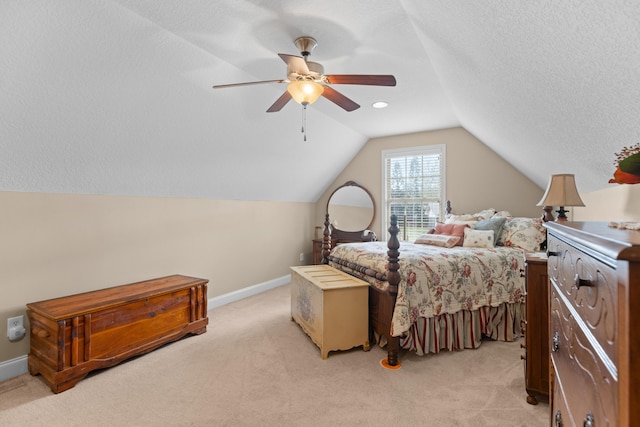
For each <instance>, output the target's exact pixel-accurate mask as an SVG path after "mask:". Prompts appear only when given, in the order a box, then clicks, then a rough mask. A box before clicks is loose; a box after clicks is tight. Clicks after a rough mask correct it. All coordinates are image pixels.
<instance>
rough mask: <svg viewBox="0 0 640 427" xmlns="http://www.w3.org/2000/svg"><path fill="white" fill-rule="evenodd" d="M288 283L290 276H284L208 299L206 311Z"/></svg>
mask: <svg viewBox="0 0 640 427" xmlns="http://www.w3.org/2000/svg"><path fill="white" fill-rule="evenodd" d="M290 281H291V275H290V274H287V275H286V276H282V277H278V278H277V279H273V280H269V281H268V282H263V283H258V284H257V285H253V286H249V287H247V288H243V289H238V290H237V291H233V292H229V293H228V294H224V295H220V296H217V297H213V298H209V300H208V301H207V309H209V310H211V309H212V308H216V307H220V306H223V305H226V304H229V303H231V302H235V301H240V300H241V299H244V298H248V297H251V296H254V295H258V294H260V293H262V292H265V291H268V290H269V289H273V288H277V287H278V286H283V285H286V284H287V283H289V282H290Z"/></svg>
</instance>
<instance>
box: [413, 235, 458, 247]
mask: <svg viewBox="0 0 640 427" xmlns="http://www.w3.org/2000/svg"><path fill="white" fill-rule="evenodd" d="M459 241H460V236H447V235H446V234H421V235H420V236H418V238H417V239H416V243H419V244H423V245H434V246H442V247H444V248H452V247H454V246H455V245H456V243H458V242H459Z"/></svg>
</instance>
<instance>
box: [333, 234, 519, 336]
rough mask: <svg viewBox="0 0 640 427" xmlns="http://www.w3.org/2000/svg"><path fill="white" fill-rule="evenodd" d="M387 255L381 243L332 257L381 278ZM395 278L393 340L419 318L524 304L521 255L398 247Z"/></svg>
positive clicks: (348, 247) (340, 250)
mask: <svg viewBox="0 0 640 427" xmlns="http://www.w3.org/2000/svg"><path fill="white" fill-rule="evenodd" d="M387 250H388V249H387V244H386V242H367V243H348V244H342V245H338V246H336V247H335V248H333V250H332V251H331V254H332V255H333V256H334V257H336V258H339V259H342V260H346V261H348V262H352V263H354V264H357V265H360V266H363V267H367V268H370V269H373V270H376V271H380V272H384V271H386V268H387ZM332 265H334V264H333V263H332ZM334 266H335V267H336V268H340V266H338V265H334ZM399 272H400V276H401V281H400V284H399V286H398V297H397V300H396V306H395V311H394V314H393V321H392V331H391V332H392V335H394V336H400V335H402V334H403V333H405V332H406V331H408V330H409V328H410V326H411V324H412V323H414V322H415V321H416V320H417V319H418V318H419V317H425V318H430V317H433V316H437V315H440V314H443V313H456V312H458V311H460V310H469V311H472V310H476V309H478V308H479V307H483V306H491V307H497V306H499V305H501V304H503V303H515V302H518V303H519V302H523V301H524V277H523V276H524V274H523V272H524V252H523V250H522V249H516V248H511V247H500V246H498V247H495V248H491V249H481V248H463V247H457V246H456V247H453V248H442V247H438V246H431V245H421V244H414V243H409V242H402V243H401V244H400V271H399ZM358 276H360V277H361V278H362V279H364V280H367V281H368V282H369V283H371V284H372V285H374V286H376V287H380V288H384V287H385V286H386V282H381V281H379V280H376V279H373V278H371V277H368V276H364V275H362V274H358Z"/></svg>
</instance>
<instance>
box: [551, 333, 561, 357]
mask: <svg viewBox="0 0 640 427" xmlns="http://www.w3.org/2000/svg"><path fill="white" fill-rule="evenodd" d="M551 351H553V352H554V353H557V352H559V351H560V334H559V333H558V332H556V333H555V334H553V340H552V343H551Z"/></svg>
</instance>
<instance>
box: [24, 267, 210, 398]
mask: <svg viewBox="0 0 640 427" xmlns="http://www.w3.org/2000/svg"><path fill="white" fill-rule="evenodd" d="M207 283H208V280H205V279H198V278H195V277H187V276H180V275H174V276H167V277H162V278H159V279H153V280H147V281H144V282H138V283H132V284H128V285H121V286H116V287H112V288H107V289H101V290H97V291H91V292H86V293H82V294H77V295H71V296H66V297H61V298H55V299H50V300H46V301H40V302H34V303H30V304H27V316H28V318H29V323H30V340H31V343H30V345H31V350H30V352H29V372H30V373H31V375H37V374H41V375H42V376H43V377H44V378H45V380H46V381H47V383H48V384H49V386H50V387H51V390H52V391H53V392H54V393H59V392H62V391H65V390H67V389H69V388H71V387H73V386H74V385H76V383H77V382H78V381H80V380H81V379H82V378H84V377H85V376H86V375H87V374H88V373H89V372H91V371H93V370H96V369H101V368H107V367H110V366H113V365H116V364H117V363H120V362H122V361H123V360H125V359H128V358H130V357H133V356H136V355H140V354H143V353H147V352H149V351H151V350H153V349H155V348H157V347H159V346H161V345H163V344H166V343H168V342H171V341H175V340H177V339H179V338H182V337H183V336H185V335H187V334H201V333H203V332H206V327H207V323H208V317H207Z"/></svg>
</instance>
